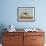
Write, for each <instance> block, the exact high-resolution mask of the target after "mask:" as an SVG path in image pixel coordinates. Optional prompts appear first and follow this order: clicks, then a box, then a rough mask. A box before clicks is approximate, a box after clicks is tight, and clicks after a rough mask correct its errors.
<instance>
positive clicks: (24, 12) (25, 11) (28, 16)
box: [17, 7, 35, 22]
mask: <svg viewBox="0 0 46 46" xmlns="http://www.w3.org/2000/svg"><path fill="white" fill-rule="evenodd" d="M17 18H18V21H22V22H23V21H25V22H26V21H27V22H28V21H30V22H31V21H35V7H18V8H17Z"/></svg>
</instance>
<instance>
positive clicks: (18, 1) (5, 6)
mask: <svg viewBox="0 0 46 46" xmlns="http://www.w3.org/2000/svg"><path fill="white" fill-rule="evenodd" d="M0 4H1V15H0V25H3V26H7V25H9V24H13V25H14V26H15V27H16V28H29V27H30V28H31V27H32V28H36V27H43V28H46V21H45V20H46V5H45V4H46V1H45V0H0ZM17 7H35V22H18V21H17Z"/></svg>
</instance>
